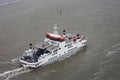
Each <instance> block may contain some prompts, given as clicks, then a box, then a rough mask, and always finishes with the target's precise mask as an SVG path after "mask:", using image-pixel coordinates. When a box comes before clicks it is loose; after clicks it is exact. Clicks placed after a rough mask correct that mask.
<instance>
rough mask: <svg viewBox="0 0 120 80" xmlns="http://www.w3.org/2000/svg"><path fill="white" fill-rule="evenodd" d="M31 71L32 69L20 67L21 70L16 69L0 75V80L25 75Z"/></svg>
mask: <svg viewBox="0 0 120 80" xmlns="http://www.w3.org/2000/svg"><path fill="white" fill-rule="evenodd" d="M30 71H32V69H29V68H26V67H21V68H17V69H14V70H10V71H6V72H4V73H1V74H0V79H2V80H9V79H10V78H12V77H14V76H16V75H19V74H23V73H27V72H30Z"/></svg>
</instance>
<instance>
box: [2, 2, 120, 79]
mask: <svg viewBox="0 0 120 80" xmlns="http://www.w3.org/2000/svg"><path fill="white" fill-rule="evenodd" d="M55 24H57V25H58V28H59V33H60V34H62V30H64V29H66V31H67V32H68V33H69V32H70V33H75V34H77V33H80V34H84V35H87V37H88V46H87V47H86V48H85V49H83V50H81V51H78V52H77V54H75V55H73V56H71V57H69V58H67V59H65V60H63V61H59V62H55V63H52V64H50V65H47V66H44V67H39V68H37V69H28V68H24V67H21V66H20V64H19V63H18V58H19V57H20V56H21V55H22V54H23V52H24V51H25V50H26V49H28V47H29V46H28V44H29V43H31V42H32V43H33V45H34V46H35V45H36V44H37V43H39V42H42V41H43V39H44V38H45V33H46V32H51V31H52V28H53V26H54V25H55ZM0 80H120V0H0Z"/></svg>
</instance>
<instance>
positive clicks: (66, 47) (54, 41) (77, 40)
mask: <svg viewBox="0 0 120 80" xmlns="http://www.w3.org/2000/svg"><path fill="white" fill-rule="evenodd" d="M53 29H54V31H53V33H48V32H47V33H46V37H45V39H44V41H43V42H42V43H38V44H37V45H36V46H35V47H34V48H33V47H32V43H31V44H29V46H30V47H29V49H28V50H26V51H25V52H24V53H23V55H22V56H21V57H20V59H19V61H20V64H21V65H22V66H24V67H30V68H37V67H40V66H44V65H47V64H50V63H52V62H55V61H61V60H63V59H65V58H67V57H69V56H71V55H74V54H76V52H77V51H79V50H81V49H82V48H83V47H85V46H87V37H86V36H85V35H80V34H76V35H74V34H71V33H66V30H63V35H59V34H58V31H57V30H58V27H57V25H55V27H54V28H53Z"/></svg>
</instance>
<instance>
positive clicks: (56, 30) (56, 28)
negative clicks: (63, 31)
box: [53, 24, 58, 35]
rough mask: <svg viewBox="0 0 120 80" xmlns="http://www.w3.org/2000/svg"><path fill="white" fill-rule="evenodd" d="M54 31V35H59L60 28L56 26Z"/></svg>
mask: <svg viewBox="0 0 120 80" xmlns="http://www.w3.org/2000/svg"><path fill="white" fill-rule="evenodd" d="M53 30H54V31H53V34H56V35H58V27H57V25H56V24H55V25H54V27H53Z"/></svg>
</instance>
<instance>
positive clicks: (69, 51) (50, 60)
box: [20, 40, 87, 68]
mask: <svg viewBox="0 0 120 80" xmlns="http://www.w3.org/2000/svg"><path fill="white" fill-rule="evenodd" d="M86 45H87V40H84V41H83V42H80V43H79V44H78V43H77V44H74V45H73V47H71V48H69V49H67V48H66V49H61V50H60V51H59V52H58V53H57V54H55V55H48V56H47V57H45V58H44V57H43V58H42V59H40V60H38V62H36V63H29V62H26V61H24V60H20V62H21V63H22V65H23V66H24V67H31V68H37V67H40V66H45V65H47V64H50V63H53V62H55V61H61V60H64V59H65V58H68V57H70V56H71V55H74V54H76V52H77V51H79V50H81V49H82V47H84V46H86Z"/></svg>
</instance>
